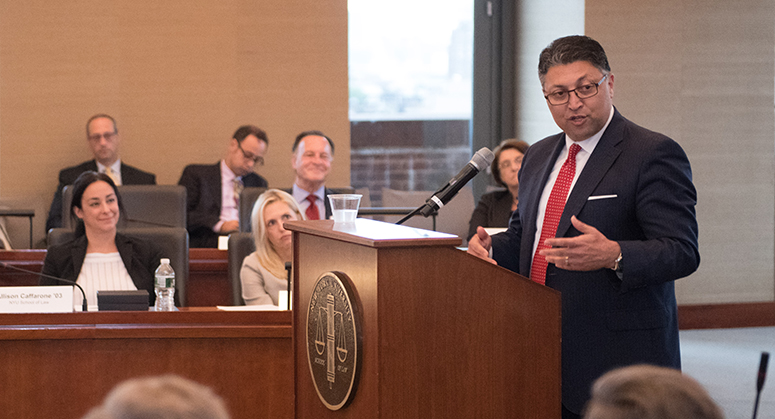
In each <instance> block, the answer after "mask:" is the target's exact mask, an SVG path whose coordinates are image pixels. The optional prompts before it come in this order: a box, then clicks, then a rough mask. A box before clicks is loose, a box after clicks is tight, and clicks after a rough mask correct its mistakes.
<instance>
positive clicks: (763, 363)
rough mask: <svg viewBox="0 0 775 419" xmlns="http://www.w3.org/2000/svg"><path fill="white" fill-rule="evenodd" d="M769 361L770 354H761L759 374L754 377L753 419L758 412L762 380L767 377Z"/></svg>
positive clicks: (762, 386) (762, 385)
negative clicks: (754, 399)
mask: <svg viewBox="0 0 775 419" xmlns="http://www.w3.org/2000/svg"><path fill="white" fill-rule="evenodd" d="M769 360H770V353H769V352H762V357H761V360H760V361H759V374H758V375H757V377H756V401H755V402H754V405H753V419H756V414H757V413H758V412H759V397H760V396H761V395H762V388H764V378H765V377H766V376H767V364H768V363H769Z"/></svg>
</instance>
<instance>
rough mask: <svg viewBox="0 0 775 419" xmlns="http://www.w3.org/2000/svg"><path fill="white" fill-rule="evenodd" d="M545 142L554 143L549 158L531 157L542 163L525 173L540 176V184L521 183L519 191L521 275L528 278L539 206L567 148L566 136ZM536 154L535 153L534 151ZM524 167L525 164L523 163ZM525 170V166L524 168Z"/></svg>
mask: <svg viewBox="0 0 775 419" xmlns="http://www.w3.org/2000/svg"><path fill="white" fill-rule="evenodd" d="M544 141H550V142H553V143H554V145H553V146H552V147H550V148H548V150H549V151H551V154H550V155H549V156H542V155H535V156H530V158H529V159H528V164H529V160H536V161H540V162H541V163H540V165H539V167H537V168H536V169H535V170H531V171H530V172H524V173H525V175H526V176H536V177H538V176H540V181H539V182H535V183H533V182H529V183H528V182H525V183H522V182H520V189H519V202H518V203H517V211H519V216H520V222H521V225H522V240H521V245H520V258H519V260H520V273H522V274H523V275H525V276H527V275H529V274H530V264H531V263H532V261H533V246H534V244H535V236H536V230H537V227H536V222H537V218H538V205H539V204H540V201H541V195H542V194H543V192H544V188H545V187H546V182H547V180H548V179H549V175H550V174H551V172H552V168H553V167H554V163H555V161H557V156H559V155H560V152H561V151H562V148H563V147H565V134H562V133H560V134H557V135H555V136H554V137H551V138H548V139H546V140H544ZM534 152H535V151H534ZM527 154H528V156H529V155H530V149H529V148H528V150H527ZM523 165H524V163H523ZM523 168H525V166H523ZM525 184H530V185H532V187H531V188H529V189H527V188H524V187H523V186H522V185H525ZM525 202H530V206H529V207H525V206H524V205H523V203H525Z"/></svg>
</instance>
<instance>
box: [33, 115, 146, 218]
mask: <svg viewBox="0 0 775 419" xmlns="http://www.w3.org/2000/svg"><path fill="white" fill-rule="evenodd" d="M86 141H87V142H88V144H89V149H90V150H91V151H92V154H93V155H94V159H93V160H89V161H86V162H83V163H81V164H79V165H78V166H73V167H68V168H66V169H62V171H60V172H59V185H58V186H57V190H56V192H55V193H54V199H53V200H52V201H51V209H50V210H49V212H48V219H47V220H46V232H48V231H49V230H50V229H52V228H55V227H62V190H63V189H64V188H65V186H67V185H72V184H73V182H75V179H77V178H78V176H80V175H81V173H83V172H89V171H92V172H100V173H107V174H108V175H109V176H110V177H111V178H112V179H113V182H115V183H116V185H155V184H156V175H154V174H153V173H148V172H144V171H142V170H140V169H138V168H135V167H132V166H130V165H128V164H126V163H124V162H123V161H121V159H120V158H119V153H118V149H119V145H120V144H121V137H120V136H119V134H118V127H117V126H116V120H115V119H113V117H112V116H110V115H106V114H97V115H94V116H92V117H91V118H89V120H88V121H86Z"/></svg>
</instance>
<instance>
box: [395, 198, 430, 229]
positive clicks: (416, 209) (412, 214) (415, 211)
mask: <svg viewBox="0 0 775 419" xmlns="http://www.w3.org/2000/svg"><path fill="white" fill-rule="evenodd" d="M425 205H427V204H422V205H420V206H419V207H417V208H415V209H414V210H413V211H412V212H410V213H409V214H406V216H405V217H404V218H402V219H400V220H398V221H396V225H401V224H403V223H404V222H405V221H406V220H408V219H410V218H412V217H414V216H415V215H417V214H419V213H420V211H422V209H423V208H425ZM437 215H439V211H438V210H433V212H431V213H430V214H428V215H427V216H425V218H428V217H433V231H436V216H437Z"/></svg>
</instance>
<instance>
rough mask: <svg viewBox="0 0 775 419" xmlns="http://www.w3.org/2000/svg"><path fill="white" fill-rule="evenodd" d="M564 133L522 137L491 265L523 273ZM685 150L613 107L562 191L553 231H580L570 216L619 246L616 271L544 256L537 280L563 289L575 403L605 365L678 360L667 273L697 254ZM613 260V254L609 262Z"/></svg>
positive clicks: (571, 402) (693, 265) (566, 391)
mask: <svg viewBox="0 0 775 419" xmlns="http://www.w3.org/2000/svg"><path fill="white" fill-rule="evenodd" d="M564 147H565V135H564V134H562V133H560V134H557V135H553V136H550V137H547V138H545V139H543V140H541V141H539V142H537V143H536V144H534V145H532V146H530V148H529V149H528V150H527V153H525V158H524V160H523V161H522V169H521V170H520V173H519V178H520V179H519V203H518V206H517V210H516V211H514V214H513V215H512V217H511V222H510V224H509V229H508V230H507V231H506V232H504V233H500V234H496V235H494V236H493V237H492V242H493V243H492V250H493V257H494V259H495V260H496V261H497V262H498V264H499V265H501V266H504V267H507V268H509V269H512V270H514V271H516V272H519V273H521V274H522V275H524V276H529V275H530V265H531V263H532V256H533V255H532V253H533V242H534V240H535V233H536V230H537V228H536V218H537V213H538V201H539V199H540V197H541V193H542V192H543V190H544V185H545V184H546V182H547V179H548V177H549V173H550V172H551V169H552V166H553V165H554V164H555V161H556V160H557V157H558V156H559V154H560V152H561V151H562V149H563V148H564ZM696 202H697V192H696V190H695V188H694V185H693V183H692V173H691V167H690V165H689V160H688V159H687V157H686V154H685V153H684V151H683V150H682V149H681V146H679V145H678V144H677V143H676V142H675V141H673V140H671V139H670V138H668V137H666V136H664V135H662V134H659V133H656V132H653V131H649V130H647V129H645V128H642V127H640V126H638V125H636V124H634V123H632V122H630V121H628V120H627V119H625V118H624V117H623V116H622V115H621V114H619V111H616V110H615V112H614V117H613V119H612V120H611V123H610V124H609V126H608V128H607V129H606V131H605V132H604V133H603V136H602V137H601V138H600V142H599V143H598V144H597V146H596V147H595V150H594V151H593V152H592V155H590V157H589V160H588V161H587V164H586V166H584V170H583V171H582V172H581V174H580V175H579V177H578V180H577V181H576V184H575V186H574V187H573V190H571V191H570V194H569V195H568V200H567V202H566V204H565V209H564V212H563V213H562V217H561V218H560V223H559V225H558V227H557V233H556V236H557V237H573V236H578V235H580V232H579V231H578V230H576V229H575V228H573V226H572V225H571V222H570V218H571V216H572V215H575V216H576V217H577V218H578V219H579V220H580V221H582V222H584V223H586V224H589V225H591V226H592V227H595V228H596V229H598V230H599V231H600V232H601V233H602V234H603V235H605V236H606V237H607V238H608V239H610V240H615V241H617V242H618V243H619V245H620V247H621V249H622V255H623V260H622V266H623V273H622V278H621V279H620V278H619V277H618V276H617V274H616V273H615V272H614V271H613V270H611V269H600V270H596V271H589V272H578V271H566V270H563V269H560V268H558V267H557V266H555V265H554V264H549V266H548V267H547V271H546V285H547V286H548V287H551V288H554V289H556V290H558V291H560V292H561V293H562V400H563V404H564V405H565V407H566V408H568V409H570V410H571V411H573V412H577V413H578V412H580V411H581V409H582V407H583V406H584V404H585V403H586V402H587V400H588V399H589V389H590V386H591V384H592V382H593V381H594V380H595V379H597V378H598V377H599V376H600V375H602V374H603V373H605V372H606V371H608V370H610V369H612V368H614V367H618V366H624V365H631V364H638V363H647V364H654V365H662V366H667V367H673V368H680V366H681V356H680V352H679V344H678V319H677V314H676V312H677V308H676V300H675V287H674V283H673V281H674V280H676V279H678V278H682V277H685V276H687V275H689V274H691V273H692V272H694V271H695V270H696V269H697V267H698V266H699V263H700V254H699V249H698V243H697V234H698V228H697V219H696V215H695V205H696ZM612 262H613V261H612Z"/></svg>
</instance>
